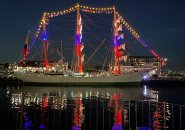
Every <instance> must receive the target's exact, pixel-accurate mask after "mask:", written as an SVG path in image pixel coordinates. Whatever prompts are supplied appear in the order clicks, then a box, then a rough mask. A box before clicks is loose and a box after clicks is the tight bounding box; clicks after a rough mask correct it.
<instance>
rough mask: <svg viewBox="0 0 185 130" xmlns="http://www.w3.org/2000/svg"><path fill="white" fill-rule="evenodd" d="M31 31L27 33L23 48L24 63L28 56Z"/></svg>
mask: <svg viewBox="0 0 185 130" xmlns="http://www.w3.org/2000/svg"><path fill="white" fill-rule="evenodd" d="M29 33H30V32H28V34H27V37H26V41H25V45H24V49H23V64H24V65H26V61H27V56H28V40H29Z"/></svg>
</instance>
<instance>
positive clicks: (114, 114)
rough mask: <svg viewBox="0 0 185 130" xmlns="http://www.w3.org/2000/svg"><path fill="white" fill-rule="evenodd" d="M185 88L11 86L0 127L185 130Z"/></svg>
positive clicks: (2, 96)
mask: <svg viewBox="0 0 185 130" xmlns="http://www.w3.org/2000/svg"><path fill="white" fill-rule="evenodd" d="M184 87H185V86H184ZM184 87H182V86H181V87H178V85H177V86H174V87H172V86H170V87H167V86H165V87H164V86H163V87H158V86H146V85H142V86H128V87H122V86H120V87H98V86H97V87H90V86H88V87H44V86H43V87H38V86H37V87H34V86H22V87H8V86H6V87H2V88H1V90H0V113H1V117H0V119H1V120H0V122H1V123H0V124H1V128H2V129H7V130H14V129H15V130H21V129H25V130H29V129H30V130H32V129H33V130H37V129H49V130H50V129H51V130H123V129H125V130H129V129H131V130H135V129H139V130H157V129H161V130H163V129H169V130H184V129H185V124H184V121H185V106H184V105H185V96H184V95H183V93H184V92H185V88H184Z"/></svg>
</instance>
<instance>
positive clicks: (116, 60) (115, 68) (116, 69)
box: [113, 6, 121, 74]
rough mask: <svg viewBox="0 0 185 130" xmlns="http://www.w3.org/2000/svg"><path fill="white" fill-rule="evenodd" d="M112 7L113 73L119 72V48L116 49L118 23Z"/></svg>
mask: <svg viewBox="0 0 185 130" xmlns="http://www.w3.org/2000/svg"><path fill="white" fill-rule="evenodd" d="M113 8H114V22H113V26H114V66H113V73H116V74H120V73H121V71H120V62H119V57H120V56H119V54H118V53H119V49H118V23H117V19H118V18H117V12H116V8H115V6H113Z"/></svg>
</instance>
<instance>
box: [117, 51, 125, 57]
mask: <svg viewBox="0 0 185 130" xmlns="http://www.w3.org/2000/svg"><path fill="white" fill-rule="evenodd" d="M123 54H124V52H122V51H117V52H116V56H117V57H121V56H122V55H123Z"/></svg>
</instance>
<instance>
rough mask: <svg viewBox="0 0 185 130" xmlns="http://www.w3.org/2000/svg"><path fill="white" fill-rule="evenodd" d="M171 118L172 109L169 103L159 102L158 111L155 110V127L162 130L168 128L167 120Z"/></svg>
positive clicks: (156, 129) (155, 129)
mask: <svg viewBox="0 0 185 130" xmlns="http://www.w3.org/2000/svg"><path fill="white" fill-rule="evenodd" d="M169 119H170V111H169V106H168V104H167V103H158V104H157V106H156V111H155V112H153V128H154V130H161V129H163V128H165V129H166V128H168V125H167V121H169Z"/></svg>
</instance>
